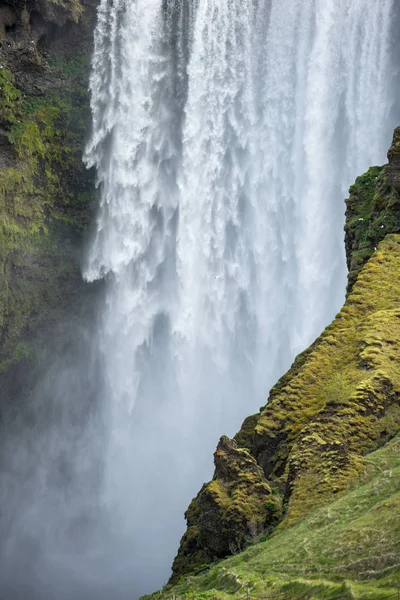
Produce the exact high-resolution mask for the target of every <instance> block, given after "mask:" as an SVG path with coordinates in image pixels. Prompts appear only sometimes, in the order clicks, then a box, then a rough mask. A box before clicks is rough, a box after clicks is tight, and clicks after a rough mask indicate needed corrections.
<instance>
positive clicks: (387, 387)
mask: <svg viewBox="0 0 400 600" xmlns="http://www.w3.org/2000/svg"><path fill="white" fill-rule="evenodd" d="M397 135H398V131H397V132H396V133H395V142H394V147H396V139H397V138H396V136H397ZM392 148H393V147H392ZM389 159H390V163H389V166H386V167H383V168H378V167H374V168H372V169H370V171H369V172H368V173H367V174H366V175H364V176H362V177H361V178H358V180H357V182H356V184H355V186H353V187H352V188H351V193H350V198H349V200H348V201H347V223H346V249H347V252H348V261H349V264H350V266H351V267H353V273H352V277H354V280H355V281H353V282H352V280H351V279H349V290H350V291H349V295H348V297H347V300H346V303H345V305H344V307H343V309H342V310H341V312H340V313H339V314H338V316H337V317H336V319H335V320H334V321H333V323H332V324H331V325H330V326H329V327H328V328H327V329H326V330H325V331H324V332H323V334H322V335H321V336H320V337H319V338H318V339H317V340H316V341H315V342H314V344H312V346H310V348H308V349H307V350H306V351H305V352H303V353H302V354H301V355H300V356H299V357H297V359H296V360H295V362H294V364H293V366H292V368H291V369H290V370H289V371H288V373H286V374H285V375H284V376H283V377H282V378H281V379H280V381H279V382H278V383H277V385H276V386H275V387H274V388H273V389H272V390H271V393H270V396H269V398H268V402H267V404H266V406H265V407H264V408H263V409H262V410H261V411H260V413H258V414H256V415H252V416H251V417H249V418H247V419H246V420H245V422H244V423H243V427H242V429H241V430H240V431H239V433H238V434H237V435H236V436H235V440H236V442H235V443H233V442H230V441H228V440H227V439H226V438H223V439H222V441H221V442H220V445H219V446H218V449H217V452H216V454H215V465H216V469H215V474H214V478H213V481H212V482H211V483H209V484H206V485H204V486H203V488H202V490H201V491H200V493H199V494H198V496H197V497H196V498H195V499H194V500H193V501H192V503H191V505H190V507H189V510H188V512H187V514H186V517H187V521H188V530H187V533H186V534H185V536H184V537H183V539H182V542H181V546H180V549H179V552H178V556H177V558H176V559H175V562H174V565H173V577H172V581H173V582H175V581H177V579H178V578H179V576H180V575H181V574H184V573H188V572H190V571H191V570H193V568H195V567H198V566H199V564H201V563H204V562H212V561H213V560H215V559H219V558H221V556H227V555H229V554H232V553H233V552H234V551H236V550H237V549H238V548H239V549H242V548H243V545H244V544H246V540H247V541H248V540H249V539H250V537H251V536H250V535H249V531H251V526H252V524H253V523H254V522H256V524H257V525H256V528H255V529H254V535H257V534H260V533H261V532H263V533H264V535H267V536H268V535H269V533H270V532H271V527H272V526H274V525H276V523H277V521H279V525H278V527H279V528H280V529H283V528H286V527H289V526H291V525H293V524H295V523H297V522H298V521H300V520H301V519H303V518H304V517H305V516H306V515H307V514H308V513H310V511H311V510H312V509H314V508H315V507H317V506H319V505H322V504H324V503H326V502H328V501H330V500H332V497H334V496H335V495H336V494H338V493H340V492H342V491H344V490H346V489H347V488H348V486H349V484H350V482H351V481H352V480H353V479H354V478H355V477H356V476H358V475H360V474H361V473H363V472H364V470H365V468H366V464H367V463H366V459H365V455H366V454H367V453H369V452H372V451H374V450H376V449H377V448H380V447H381V446H383V445H384V444H385V443H386V442H388V440H390V439H392V438H393V437H394V436H395V435H396V433H397V432H398V431H399V430H400V342H399V340H400V280H399V278H398V273H399V272H400V235H397V234H396V233H392V231H393V232H397V231H398V230H399V229H398V224H399V221H398V219H399V208H400V205H399V196H398V192H397V189H396V185H397V184H396V182H397V177H398V173H399V171H398V169H397V166H396V165H398V163H397V162H396V161H397V158H396V152H394V153H393V150H392V149H391V151H390V152H389ZM361 214H362V215H364V216H363V217H360V216H358V215H361ZM359 219H363V221H359ZM359 223H365V225H363V226H362V229H360V225H359ZM364 227H365V229H364ZM361 231H363V232H364V233H363V234H362V235H361ZM363 236H364V237H363ZM364 243H365V244H366V245H364ZM368 244H377V245H376V246H373V247H372V248H371V247H370V246H368V247H367V245H368ZM364 250H368V252H367V253H366V254H364V255H363V256H362V259H360V260H359V257H360V256H361V255H360V254H357V253H360V252H362V251H364ZM353 254H355V255H356V258H355V259H354V261H355V262H352V261H353ZM357 256H358V257H357ZM368 256H369V260H368ZM365 263H366V264H365ZM239 456H243V457H246V460H245V461H244V462H243V463H241V462H240V461H238V459H237V458H236V457H239ZM222 457H224V458H223V459H222ZM234 457H235V458H234ZM231 464H234V465H235V468H230V465H231ZM250 465H252V467H251V470H250V471H251V473H257V477H256V484H254V483H253V482H252V481H251V480H250V478H248V479H247V481H248V486H247V487H245V488H244V489H243V488H242V485H243V484H242V477H247V475H246V472H247V469H248V468H249V466H250ZM259 468H261V471H260V470H258V469H259ZM263 485H264V486H268V487H266V488H264V487H263ZM267 489H268V490H271V492H270V496H268V492H267ZM261 490H265V496H264V495H263V493H264V492H262V493H261ZM272 490H273V492H272ZM259 493H260V495H258V494H259ZM237 496H240V497H241V499H242V502H243V506H245V505H247V510H246V511H243V512H242V513H241V519H242V520H241V522H240V523H241V524H240V527H237V522H238V521H237V513H236V512H235V511H234V510H232V508H231V502H232V499H233V498H235V497H237ZM255 497H256V498H257V500H255V501H254V502H253V499H254V498H255ZM279 499H280V500H279ZM270 501H271V502H272V503H273V513H274V514H273V517H272V514H271V515H267V514H266V507H267V506H269V502H270ZM281 502H282V506H283V507H284V512H283V513H281V512H280V506H281ZM271 508H272V504H271ZM212 531H213V532H214V534H212ZM246 536H247V537H246ZM216 538H217V539H218V540H220V539H222V542H221V545H220V546H218V547H217V546H216V543H215V539H216Z"/></svg>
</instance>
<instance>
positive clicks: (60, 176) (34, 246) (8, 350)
mask: <svg viewBox="0 0 400 600" xmlns="http://www.w3.org/2000/svg"><path fill="white" fill-rule="evenodd" d="M64 62H66V61H64ZM86 65H87V62H86ZM49 68H50V69H52V70H53V71H54V75H55V77H56V80H59V81H60V87H59V88H57V87H56V86H54V89H52V90H51V91H47V92H46V93H43V95H41V96H29V95H27V94H25V93H22V92H21V91H20V90H18V89H17V87H16V86H15V82H14V77H13V75H12V73H11V72H10V71H8V70H7V69H2V70H1V71H0V122H1V125H2V127H3V132H4V134H5V135H6V137H7V138H8V143H9V146H8V147H7V149H6V151H7V154H8V157H9V158H8V161H9V163H11V164H9V165H6V166H5V167H4V168H3V169H0V372H1V371H3V372H4V371H7V369H8V368H9V366H10V365H11V364H13V363H14V362H16V361H18V360H20V359H21V357H22V356H23V357H26V356H28V355H31V353H23V354H21V353H20V352H16V350H15V349H16V348H18V347H22V346H24V344H27V343H29V340H30V339H31V337H32V334H33V332H34V331H35V329H36V328H37V327H38V325H39V323H40V322H44V320H45V319H46V318H47V316H48V314H49V311H50V310H52V309H53V308H57V307H58V306H59V305H61V304H62V302H63V298H64V297H65V295H66V290H65V284H66V282H69V286H68V287H69V289H68V294H69V293H70V290H71V289H73V288H74V287H75V288H76V287H79V286H80V282H79V270H78V265H77V263H76V257H75V251H74V249H73V244H74V243H76V241H77V237H78V236H79V233H80V232H82V231H83V230H84V229H85V228H86V224H87V220H88V217H89V214H88V207H89V203H90V200H91V197H92V191H93V182H92V177H91V176H90V175H88V173H87V172H86V169H85V167H84V165H83V164H82V160H81V151H82V144H83V141H84V132H85V125H86V120H87V115H88V103H87V97H86V91H85V90H84V89H83V88H82V85H81V81H82V79H85V78H86V76H85V75H84V72H83V71H81V72H80V73H78V71H77V70H75V71H74V76H73V77H72V76H66V75H65V76H64V75H63V74H62V73H60V71H59V68H58V67H55V66H50V67H49ZM85 68H86V67H85ZM57 78H58V79H57ZM21 345H22V346H21Z"/></svg>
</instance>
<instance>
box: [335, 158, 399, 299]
mask: <svg viewBox="0 0 400 600" xmlns="http://www.w3.org/2000/svg"><path fill="white" fill-rule="evenodd" d="M399 212H400V198H399V195H398V193H397V192H396V191H395V189H394V188H393V187H392V184H391V181H390V178H389V166H388V165H386V166H384V167H371V168H370V169H369V170H368V172H367V173H365V174H364V175H362V176H360V177H358V178H357V180H356V182H355V184H354V185H353V186H351V188H350V196H349V198H348V199H347V200H346V225H345V233H346V254H347V266H348V269H349V274H348V292H350V291H351V289H352V287H353V285H354V282H355V281H356V279H357V276H358V274H359V272H360V270H361V268H362V267H363V265H364V264H365V263H366V262H367V260H368V259H369V258H370V257H371V256H372V254H373V252H374V251H375V248H376V247H377V245H378V244H379V242H380V241H381V240H383V239H384V237H385V236H386V235H387V234H388V233H397V232H399V231H400V216H399Z"/></svg>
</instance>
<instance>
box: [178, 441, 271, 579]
mask: <svg viewBox="0 0 400 600" xmlns="http://www.w3.org/2000/svg"><path fill="white" fill-rule="evenodd" d="M214 463H215V473H214V478H213V480H212V481H211V482H210V483H208V484H206V485H204V486H203V488H202V489H201V491H200V493H199V494H198V496H197V497H196V498H195V499H194V500H193V501H192V503H191V504H190V506H189V508H188V510H187V512H186V514H185V516H186V519H187V523H188V530H187V532H186V534H185V535H184V537H183V538H182V542H181V547H180V550H179V553H178V556H177V557H176V558H175V561H174V565H173V577H172V579H171V581H176V580H177V578H179V576H180V575H182V574H183V573H186V572H188V571H191V570H193V568H196V567H197V568H199V567H201V566H202V565H203V564H204V563H209V562H213V561H214V560H216V559H218V558H222V557H224V556H226V555H228V554H234V553H235V552H238V551H240V550H242V549H243V548H244V547H245V545H246V543H248V542H249V541H250V540H251V539H252V538H254V537H256V536H257V535H259V534H260V533H262V532H263V531H264V530H265V529H266V527H268V526H270V525H272V524H274V523H276V521H277V520H278V519H279V518H280V516H281V505H280V501H279V499H278V498H276V497H275V496H273V495H272V492H271V488H270V486H269V485H268V483H267V481H266V480H265V478H264V474H263V471H262V469H261V468H260V467H259V466H258V465H257V463H256V461H255V459H254V458H253V457H252V456H251V454H250V453H249V452H248V451H247V450H246V449H244V448H238V446H237V444H236V442H235V441H234V440H230V439H229V438H227V437H226V436H223V437H222V438H221V439H220V441H219V444H218V447H217V450H216V452H215V454H214Z"/></svg>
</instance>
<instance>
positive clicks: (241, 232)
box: [85, 0, 393, 588]
mask: <svg viewBox="0 0 400 600" xmlns="http://www.w3.org/2000/svg"><path fill="white" fill-rule="evenodd" d="M392 11H393V1H392V0H385V1H383V2H382V0H315V1H314V2H311V1H310V2H300V1H293V0H273V1H272V2H266V1H259V2H253V1H252V0H218V1H216V0H198V1H195V0H192V1H191V2H188V3H186V4H185V3H183V2H176V1H175V2H173V1H172V0H167V2H164V3H163V2H161V0H151V1H150V2H149V0H136V2H125V1H124V0H114V1H112V0H102V3H101V6H100V10H99V22H98V27H97V30H96V35H95V40H96V47H95V54H94V60H93V74H92V78H91V93H92V110H93V134H92V137H91V140H90V142H89V144H88V147H87V154H86V160H87V163H88V165H90V166H95V167H96V169H97V175H98V182H99V189H100V209H99V214H98V220H97V228H96V231H95V235H94V239H93V240H92V243H91V245H90V248H89V251H88V258H87V264H86V269H85V277H86V278H87V279H88V280H90V281H92V280H94V279H98V278H101V277H104V276H107V277H108V292H107V298H106V302H105V306H104V312H103V320H102V327H101V329H100V332H99V342H98V343H99V344H100V346H101V348H102V351H103V353H104V357H105V361H104V364H105V372H106V378H107V381H108V387H107V390H106V392H105V396H104V397H105V410H106V412H107V419H108V445H107V456H106V471H105V472H106V477H105V483H104V489H103V493H104V497H103V499H104V502H105V504H106V505H107V506H109V508H110V512H111V513H113V514H114V515H115V514H116V519H115V523H116V525H115V526H116V527H117V528H118V526H119V525H118V523H119V522H120V524H121V526H122V527H123V528H124V531H125V532H128V533H127V539H129V537H130V536H131V538H132V539H136V540H140V541H139V542H138V547H139V550H138V552H139V554H140V556H141V562H142V563H143V564H142V568H145V567H146V564H148V563H150V564H157V565H160V569H159V572H157V576H155V575H154V570H153V573H152V574H151V576H150V577H149V581H148V587H149V588H151V587H154V585H155V584H156V582H157V583H158V582H159V581H160V579H159V577H160V575H161V574H163V575H164V577H165V576H166V574H167V570H168V569H167V566H168V565H169V563H170V561H171V559H172V557H173V554H174V552H175V550H176V547H175V545H174V543H172V542H171V541H170V540H171V539H173V540H174V542H176V541H177V537H178V534H179V533H180V532H181V530H182V523H181V521H180V516H179V515H181V513H182V509H183V507H184V506H185V505H186V503H187V501H188V499H189V498H190V496H191V495H192V494H193V493H195V491H196V489H197V488H198V487H199V485H200V484H201V483H202V480H203V479H204V478H207V477H209V476H210V474H211V465H210V461H209V457H210V456H211V452H212V449H213V447H214V445H215V443H216V442H217V439H218V436H219V435H220V434H221V433H222V432H228V433H230V434H233V433H234V432H235V429H237V428H238V427H239V425H240V422H241V419H242V418H243V417H245V416H246V415H247V414H248V413H250V412H252V411H254V410H256V409H257V408H258V407H259V405H260V404H262V403H263V402H265V398H266V395H267V390H268V387H269V386H270V385H271V384H273V383H274V381H275V380H276V378H277V377H278V376H279V375H280V374H281V373H282V372H283V371H284V370H285V369H286V368H287V367H289V365H290V363H291V361H292V360H293V358H294V356H295V354H296V353H297V352H298V351H300V350H302V349H303V348H305V347H306V346H307V345H308V344H309V343H310V342H311V341H312V340H313V339H314V338H315V337H316V335H317V334H318V333H320V331H321V330H322V329H323V327H324V326H325V325H326V324H327V323H328V322H329V321H330V320H331V319H332V317H333V316H334V315H335V313H336V312H337V310H338V309H339V308H340V306H341V303H342V301H343V298H344V290H345V265H344V248H343V220H344V217H343V213H344V203H343V199H344V197H345V195H346V191H347V188H348V186H349V184H350V183H351V182H352V181H353V180H354V178H355V176H356V175H358V174H360V173H362V172H363V171H364V170H365V169H366V168H367V167H368V166H369V165H370V164H373V163H382V162H383V161H384V160H385V151H386V149H387V146H388V143H389V141H390V129H391V126H392V123H391V122H390V119H389V114H390V110H391V108H392V105H393V98H392V97H391V87H390V72H389V66H390V55H389V40H390V35H391V16H392ZM166 529H168V533H166V534H161V537H164V539H166V540H167V541H166V544H162V543H161V544H160V532H163V531H165V530H166ZM174 536H176V537H174ZM143 540H144V541H143ZM135 544H136V542H134V543H133V546H135ZM128 546H129V543H128ZM166 557H168V558H166ZM131 558H132V560H133V562H135V560H136V559H137V552H136V550H134V551H133V555H132V557H131ZM133 568H134V567H133Z"/></svg>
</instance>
